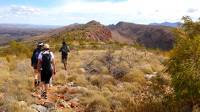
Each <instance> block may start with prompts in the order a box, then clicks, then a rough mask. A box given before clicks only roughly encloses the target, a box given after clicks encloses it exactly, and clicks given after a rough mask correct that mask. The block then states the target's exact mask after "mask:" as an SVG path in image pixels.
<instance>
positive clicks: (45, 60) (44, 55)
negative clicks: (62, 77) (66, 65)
mask: <svg viewBox="0 0 200 112" xmlns="http://www.w3.org/2000/svg"><path fill="white" fill-rule="evenodd" d="M49 48H50V47H49V45H48V44H44V51H43V52H41V53H40V54H39V57H38V70H39V72H40V73H41V85H42V93H41V97H42V98H45V99H46V98H47V92H48V87H49V83H50V79H51V77H52V76H53V75H55V74H56V68H55V58H54V54H53V52H51V51H50V49H49Z"/></svg>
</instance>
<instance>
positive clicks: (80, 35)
mask: <svg viewBox="0 0 200 112" xmlns="http://www.w3.org/2000/svg"><path fill="white" fill-rule="evenodd" d="M49 37H50V38H49ZM54 37H60V38H74V39H89V40H97V41H106V40H111V38H112V34H111V31H110V30H109V29H108V28H107V27H106V26H104V25H101V24H100V23H99V22H96V21H90V22H88V23H86V24H72V25H69V26H65V27H62V28H58V29H55V30H53V31H51V32H48V33H45V34H43V35H39V36H34V37H33V38H31V39H28V40H46V39H51V38H54Z"/></svg>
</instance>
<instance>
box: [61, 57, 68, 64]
mask: <svg viewBox="0 0 200 112" xmlns="http://www.w3.org/2000/svg"><path fill="white" fill-rule="evenodd" d="M67 57H68V55H66V56H62V63H64V64H66V63H67Z"/></svg>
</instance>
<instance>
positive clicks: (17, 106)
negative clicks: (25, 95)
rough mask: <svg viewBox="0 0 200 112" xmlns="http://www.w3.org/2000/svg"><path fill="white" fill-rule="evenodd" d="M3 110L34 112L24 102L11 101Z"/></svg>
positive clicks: (9, 111) (7, 111)
mask: <svg viewBox="0 0 200 112" xmlns="http://www.w3.org/2000/svg"><path fill="white" fill-rule="evenodd" d="M4 108H6V109H5V110H6V112H36V111H35V110H34V109H32V108H31V107H29V105H28V104H27V103H25V102H24V101H11V102H9V103H7V105H5V106H4Z"/></svg>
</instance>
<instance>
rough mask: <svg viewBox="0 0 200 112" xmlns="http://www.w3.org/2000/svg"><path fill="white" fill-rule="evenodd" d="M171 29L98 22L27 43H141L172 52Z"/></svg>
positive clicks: (34, 38)
mask: <svg viewBox="0 0 200 112" xmlns="http://www.w3.org/2000/svg"><path fill="white" fill-rule="evenodd" d="M171 29H172V28H171V27H162V26H152V25H139V24H133V23H126V22H119V23H118V24H116V25H109V26H105V25H102V24H100V23H99V22H96V21H90V22H88V23H86V24H72V25H69V26H65V27H62V28H59V29H55V30H53V31H51V32H48V33H45V34H43V35H39V36H34V37H32V38H31V39H27V41H33V40H51V39H52V38H58V39H60V40H63V39H67V38H70V39H81V40H95V41H116V42H120V43H128V44H135V43H139V44H141V45H143V46H145V47H147V48H159V49H162V50H170V49H172V48H173V43H174V37H173V34H172V32H171Z"/></svg>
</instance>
